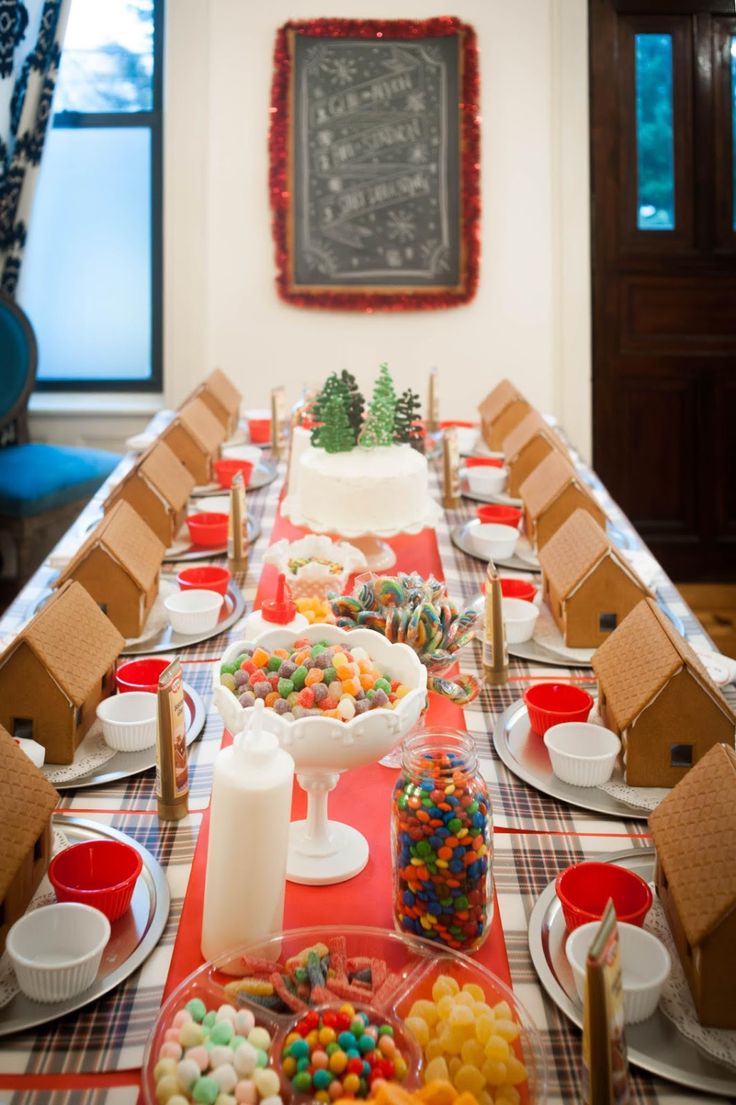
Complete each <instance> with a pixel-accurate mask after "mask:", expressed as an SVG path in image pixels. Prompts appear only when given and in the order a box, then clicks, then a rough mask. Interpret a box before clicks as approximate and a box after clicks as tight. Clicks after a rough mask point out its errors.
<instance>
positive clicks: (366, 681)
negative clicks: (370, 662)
mask: <svg viewBox="0 0 736 1105" xmlns="http://www.w3.org/2000/svg"><path fill="white" fill-rule="evenodd" d="M374 683H375V679H374V678H373V676H372V675H370V674H369V673H368V672H367V671H364V672H361V675H360V685H361V687H362V688H363V690H364V691H369V690H370V689H371V687H372V686H373V684H374Z"/></svg>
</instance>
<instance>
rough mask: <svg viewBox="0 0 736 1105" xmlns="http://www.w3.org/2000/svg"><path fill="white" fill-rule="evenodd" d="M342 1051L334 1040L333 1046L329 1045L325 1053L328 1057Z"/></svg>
mask: <svg viewBox="0 0 736 1105" xmlns="http://www.w3.org/2000/svg"><path fill="white" fill-rule="evenodd" d="M339 1050H340V1045H339V1044H336V1043H335V1041H334V1040H333V1041H332V1043H331V1044H328V1045H327V1047H326V1048H325V1051H326V1053H327V1054H328V1055H334V1054H335V1052H336V1051H339Z"/></svg>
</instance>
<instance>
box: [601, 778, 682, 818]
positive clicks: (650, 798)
mask: <svg viewBox="0 0 736 1105" xmlns="http://www.w3.org/2000/svg"><path fill="white" fill-rule="evenodd" d="M598 789H599V790H604V791H605V792H606V794H610V795H611V797H612V798H617V799H618V800H619V802H623V803H624V804H625V805H627V806H631V807H632V808H633V809H636V810H649V811H650V812H651V811H652V810H656V808H657V806H658V805H659V803H660V802H661V801H662V799H663V798H666V797H667V795H668V794H669V789H668V788H667V787H630V786H629V785H628V784H627V783H625V782H624V781H623V780H622V779H609V781H608V782H607V783H601V784H600V786H599V787H598Z"/></svg>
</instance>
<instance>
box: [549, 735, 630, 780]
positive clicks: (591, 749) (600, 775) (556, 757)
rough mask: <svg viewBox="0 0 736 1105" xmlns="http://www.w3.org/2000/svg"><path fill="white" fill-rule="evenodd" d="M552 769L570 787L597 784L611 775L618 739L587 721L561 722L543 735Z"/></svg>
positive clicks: (617, 751) (618, 745) (619, 744)
mask: <svg viewBox="0 0 736 1105" xmlns="http://www.w3.org/2000/svg"><path fill="white" fill-rule="evenodd" d="M543 739H544V743H545V745H546V747H547V751H548V752H549V758H550V760H551V762H552V770H553V771H554V773H555V775H556V776H557V778H558V779H561V780H562V782H563V783H569V784H570V785H571V786H573V787H598V786H600V785H601V783H607V782H608V780H609V779H610V778H611V774H612V772H613V767H614V764H615V763H616V757H617V756H618V754H619V751H620V749H621V741H620V740H619V739H618V737H617V736H616V734H615V733H612V732H611V730H610V729H604V728H603V726H602V725H592V724H591V723H590V722H589V721H564V722H562V723H561V724H560V725H552V726H551V727H550V728H549V729H548V730H547V732H546V733H545V734H544V738H543Z"/></svg>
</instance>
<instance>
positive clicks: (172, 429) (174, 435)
mask: <svg viewBox="0 0 736 1105" xmlns="http://www.w3.org/2000/svg"><path fill="white" fill-rule="evenodd" d="M161 440H162V441H163V442H164V443H165V444H166V445H168V447H169V449H171V451H172V453H174V454H175V455H176V456H177V457H178V458H179V460H180V461H181V462H182V464H183V465H184V467H185V468H186V469H187V470H188V471H189V472H190V473H191V475H192V476H193V477H194V482H195V484H198V485H202V484H205V483H210V481H211V480H212V459H213V458H212V457H211V456H210V455H209V453H208V452H207V451H206V450H205V449H203V448H202V447H201V446H200V445H199V444H198V443H197V442H196V441H195V440H194V438H193V437H192V436H191V434H190V433H189V431H188V430H187V429H186V427H185V426H183V425H182V424H181V423H180V422H172V424H171V425H170V426H169V427H168V428H167V429H165V430H164V432H163V433H162V434H161ZM169 543H170V542H169Z"/></svg>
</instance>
